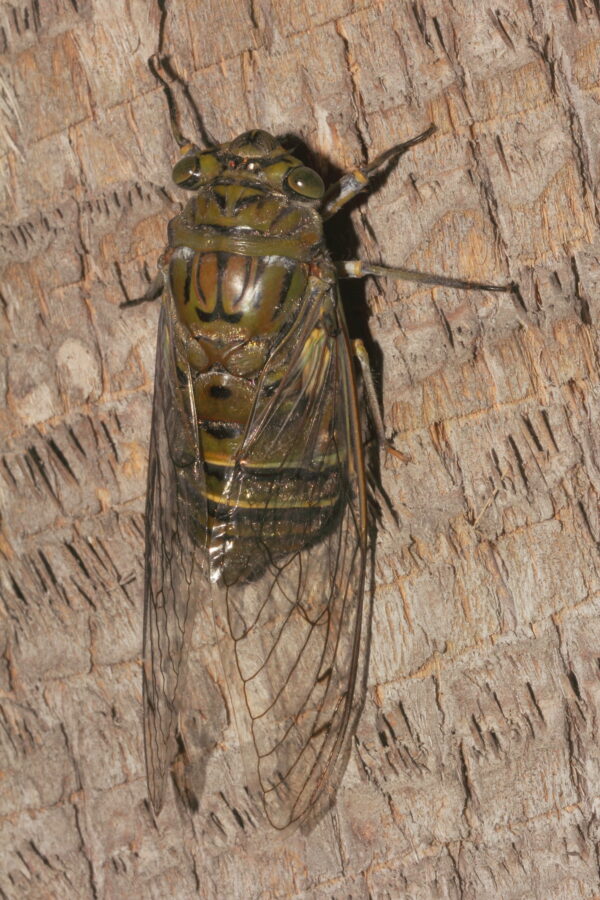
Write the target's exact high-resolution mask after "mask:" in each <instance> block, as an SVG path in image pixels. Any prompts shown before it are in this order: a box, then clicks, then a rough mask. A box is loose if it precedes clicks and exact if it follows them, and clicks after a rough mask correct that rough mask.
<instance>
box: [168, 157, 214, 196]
mask: <svg viewBox="0 0 600 900" xmlns="http://www.w3.org/2000/svg"><path fill="white" fill-rule="evenodd" d="M220 169H221V164H220V163H219V161H218V159H217V158H216V157H215V156H214V155H213V154H212V153H186V155H185V156H182V157H181V159H180V160H179V162H177V163H175V165H174V166H173V181H174V182H175V184H176V185H178V186H179V187H181V188H184V189H185V190H186V191H195V190H196V189H197V188H198V187H200V185H201V184H206V182H207V181H210V180H211V178H214V177H215V175H217V174H218V172H219V171H220Z"/></svg>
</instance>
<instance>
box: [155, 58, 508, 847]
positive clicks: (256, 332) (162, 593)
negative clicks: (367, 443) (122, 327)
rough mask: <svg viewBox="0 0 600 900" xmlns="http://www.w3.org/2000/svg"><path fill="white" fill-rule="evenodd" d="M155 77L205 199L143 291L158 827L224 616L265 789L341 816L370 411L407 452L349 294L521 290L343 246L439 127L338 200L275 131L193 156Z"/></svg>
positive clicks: (299, 807) (281, 799)
mask: <svg viewBox="0 0 600 900" xmlns="http://www.w3.org/2000/svg"><path fill="white" fill-rule="evenodd" d="M153 71H154V73H155V74H156V76H157V77H158V78H159V79H160V81H161V83H162V84H163V87H164V89H165V91H166V93H167V99H168V101H169V109H170V114H171V126H172V131H173V134H174V137H175V139H176V141H177V142H178V143H179V145H180V147H181V151H182V155H181V158H180V159H179V161H178V162H177V163H176V164H175V167H174V169H173V180H174V182H175V184H176V185H177V186H179V187H180V188H183V189H184V190H186V191H189V192H190V194H191V199H190V200H189V201H188V202H187V203H186V204H185V206H184V207H183V209H182V211H181V212H180V213H179V214H178V215H176V216H175V218H173V219H172V220H171V222H170V223H169V227H168V242H167V248H166V250H165V252H164V253H163V255H162V257H161V260H160V263H159V268H160V272H159V276H158V279H157V281H156V283H155V284H154V285H153V287H152V288H151V290H150V291H149V292H148V294H147V295H146V297H145V298H142V299H150V298H151V297H156V296H158V295H160V294H161V293H162V308H161V313H160V321H159V328H158V344H157V359H156V376H155V387H154V404H153V414H152V429H151V440H150V452H149V465H148V492H147V506H146V550H145V566H146V575H145V601H144V603H145V605H144V610H145V614H144V666H143V683H144V735H145V751H146V769H147V778H148V787H149V793H150V797H151V800H152V804H153V806H154V809H155V810H156V811H157V812H158V811H159V810H160V809H161V807H162V804H163V800H164V792H165V785H166V782H167V778H168V775H169V772H170V770H171V768H172V766H173V762H174V760H175V757H176V756H177V753H178V748H179V750H181V743H182V736H181V733H180V731H179V720H180V715H181V713H182V711H184V710H185V707H186V690H187V689H186V685H189V684H190V679H192V680H193V679H194V677H195V676H194V673H193V672H191V673H188V674H187V677H184V670H185V667H186V664H187V657H188V651H189V647H190V642H191V640H192V634H193V629H194V627H195V624H194V623H195V622H196V621H197V615H196V614H197V612H198V611H200V610H202V611H205V610H206V609H207V608H208V607H212V609H213V611H214V618H215V623H216V628H217V630H218V641H219V644H220V647H221V658H222V660H223V669H224V673H225V676H226V680H227V682H228V689H229V692H230V698H231V703H232V706H233V710H234V713H235V719H236V722H237V726H238V731H239V735H240V744H241V746H242V749H243V750H244V755H245V757H246V766H247V777H248V779H249V783H250V784H251V785H252V786H253V787H254V788H256V790H257V791H258V793H259V795H260V797H261V798H262V801H263V804H264V809H265V812H266V816H267V818H268V820H269V821H270V823H271V824H272V825H273V826H274V827H275V828H277V829H280V830H283V829H286V828H288V827H292V826H294V825H296V824H298V823H299V822H303V821H306V820H307V819H308V818H309V817H310V815H311V813H312V812H314V811H316V810H318V809H321V808H324V807H325V806H326V805H328V804H329V803H331V801H332V799H333V797H334V793H335V789H336V786H337V784H338V783H339V778H340V776H341V773H342V771H343V767H344V761H345V758H346V756H347V752H348V745H349V737H350V735H351V734H352V730H353V728H354V725H355V721H356V718H357V715H358V713H359V711H360V705H361V698H362V693H363V692H362V690H361V684H362V682H363V675H364V671H365V666H366V658H365V649H364V645H365V641H364V621H363V620H364V618H365V615H364V614H365V593H366V573H367V562H368V550H369V527H368V512H367V511H368V502H367V479H366V477H365V459H364V454H363V416H362V412H361V402H360V399H359V398H360V397H361V396H362V397H364V398H365V399H366V405H367V406H368V407H369V408H370V412H371V418H372V421H373V423H374V425H375V429H376V431H377V433H378V435H379V437H380V438H381V440H382V441H384V442H385V437H384V434H383V424H382V420H381V415H380V413H379V409H378V406H377V400H376V392H375V389H374V387H373V384H372V379H371V377H370V374H369V369H368V363H367V360H366V355H365V351H364V347H363V346H362V344H360V343H353V342H351V340H350V338H349V336H348V329H347V326H346V321H345V318H344V312H343V309H342V305H341V302H340V295H339V279H340V278H343V277H350V278H355V277H362V276H364V275H387V276H390V277H392V278H400V279H409V280H417V281H421V282H425V283H427V284H435V285H448V286H452V287H456V288H478V289H482V290H508V289H509V288H508V287H506V286H497V285H488V284H479V283H472V282H465V281H462V280H458V279H453V278H446V277H441V276H434V275H427V274H423V273H418V272H413V271H410V270H406V269H400V268H390V269H387V268H384V267H382V266H378V265H373V264H371V263H365V262H361V261H358V260H354V261H350V262H342V263H336V262H334V261H333V260H332V259H331V257H330V254H329V253H328V251H327V247H326V245H325V241H324V238H323V223H324V221H325V220H327V219H329V218H330V217H331V216H333V215H334V214H335V213H337V212H338V211H339V210H340V209H341V208H342V207H343V206H344V205H345V204H346V203H347V202H348V201H349V200H351V199H352V198H353V197H355V196H356V195H357V194H358V192H359V191H362V190H363V189H365V187H366V186H367V184H368V182H369V179H370V178H371V176H372V175H373V174H374V173H375V172H378V171H380V170H381V169H382V167H384V166H385V165H386V164H390V165H391V164H393V163H394V162H395V161H397V160H398V159H399V157H400V156H401V155H402V154H403V153H405V152H406V151H407V150H408V149H409V147H411V146H413V145H414V144H417V143H418V142H420V141H423V140H424V139H425V138H427V137H428V136H429V135H430V134H432V132H433V131H434V127H433V126H431V127H429V128H428V129H427V130H426V131H424V132H423V133H422V134H420V135H419V136H418V137H416V138H413V139H412V140H409V141H406V142H404V143H402V144H398V145H396V146H394V147H392V148H391V149H390V150H388V151H387V152H385V153H383V154H381V155H380V156H378V157H377V158H376V159H375V160H374V161H373V162H371V163H370V164H368V165H366V166H364V167H362V168H357V169H355V170H354V171H352V172H350V173H348V174H347V175H345V176H344V177H342V178H341V180H339V181H338V182H337V183H336V184H334V185H333V186H332V187H329V188H327V189H326V188H325V186H324V184H323V181H322V179H321V177H320V175H319V174H318V173H317V172H316V171H314V170H313V169H311V168H309V167H307V166H306V165H305V164H304V163H303V162H302V161H301V160H300V159H298V158H296V156H294V155H293V153H292V152H290V151H289V150H288V149H286V148H285V147H284V146H282V144H281V143H280V141H279V140H278V139H277V138H275V137H273V136H271V135H270V134H268V133H267V132H266V131H262V130H252V131H247V132H245V133H244V134H241V135H239V136H238V137H236V138H234V139H233V140H230V141H226V142H225V143H218V142H217V141H214V140H213V139H212V138H210V136H209V137H208V139H207V140H206V142H205V146H203V147H201V146H199V145H198V144H195V143H191V142H189V141H187V140H186V139H185V138H184V137H183V135H182V134H181V131H180V129H179V124H178V118H177V113H176V108H175V104H174V100H173V94H172V91H171V88H170V85H169V84H168V82H167V81H166V80H165V78H164V75H163V74H161V70H160V68H159V64H158V63H157V61H156V60H155V61H154V63H153ZM357 357H358V361H359V362H360V363H361V367H362V370H363V373H364V378H363V379H362V381H363V385H364V388H363V389H362V390H361V392H360V395H359V389H358V387H357V372H356V368H355V359H356V358H357Z"/></svg>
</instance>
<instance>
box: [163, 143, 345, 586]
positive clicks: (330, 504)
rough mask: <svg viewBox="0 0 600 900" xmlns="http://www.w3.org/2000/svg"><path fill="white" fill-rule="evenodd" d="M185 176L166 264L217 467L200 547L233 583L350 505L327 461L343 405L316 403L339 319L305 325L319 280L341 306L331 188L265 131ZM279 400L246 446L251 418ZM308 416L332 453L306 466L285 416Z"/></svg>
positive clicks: (205, 443) (203, 435)
mask: <svg viewBox="0 0 600 900" xmlns="http://www.w3.org/2000/svg"><path fill="white" fill-rule="evenodd" d="M178 167H179V168H178ZM203 173H204V174H203ZM178 175H179V180H180V183H182V184H183V185H184V186H188V187H196V190H197V193H196V194H195V196H194V197H193V198H192V199H191V200H190V201H189V202H188V204H187V205H186V207H185V208H184V209H183V211H182V212H181V214H180V215H178V216H177V217H176V218H175V219H173V220H172V222H171V223H170V226H169V250H168V252H167V253H166V254H165V259H164V268H165V276H166V279H167V281H168V284H169V287H170V298H171V301H170V302H171V303H172V304H173V314H174V315H175V317H176V321H177V326H178V327H177V334H178V348H177V350H178V354H179V356H180V358H182V359H183V360H184V361H185V364H186V365H187V366H189V372H190V375H191V383H192V391H193V402H194V405H195V412H196V418H197V423H198V429H199V438H200V445H201V450H202V458H203V462H204V470H205V479H204V485H203V487H202V491H203V494H204V498H203V500H205V502H202V503H198V504H197V508H198V510H202V511H203V512H202V513H199V515H198V522H197V530H198V541H199V543H201V544H202V545H204V546H205V547H206V548H207V550H208V552H209V559H210V564H211V577H212V578H216V577H218V576H219V575H222V576H223V579H224V581H225V582H226V583H229V584H231V583H233V582H235V581H240V580H241V581H244V580H249V579H252V578H254V577H256V576H257V575H258V574H260V572H261V571H263V570H264V568H265V567H266V566H267V565H268V564H269V563H270V562H272V561H273V560H277V559H280V558H282V557H283V556H285V555H286V554H289V553H293V552H294V551H295V550H297V549H301V548H304V547H306V546H308V545H310V543H311V542H312V541H316V540H318V539H319V538H320V537H322V535H323V534H324V532H325V531H326V530H327V529H328V528H331V527H332V525H333V523H334V522H335V518H336V515H337V512H338V508H339V506H340V496H341V489H342V486H341V484H340V476H339V461H337V460H336V461H333V460H332V461H331V464H329V463H328V460H327V458H326V453H327V450H326V449H325V448H327V447H329V448H330V447H331V429H332V428H333V420H334V415H333V403H334V398H333V397H329V398H319V397H318V394H319V386H320V384H321V383H322V378H323V374H322V373H323V372H324V371H325V369H326V366H327V359H324V358H323V353H322V352H321V350H322V348H323V346H324V345H325V339H326V338H327V335H326V334H325V333H324V326H323V322H324V321H326V320H327V316H326V315H320V316H315V317H314V323H313V326H312V327H309V328H308V331H307V330H306V329H304V330H303V331H302V330H301V333H299V334H297V333H295V330H294V329H295V325H296V323H297V322H298V320H299V318H302V312H303V308H304V307H305V305H306V303H307V298H308V297H311V298H313V299H314V296H315V285H318V290H317V291H316V293H317V294H319V296H320V295H322V301H321V302H322V303H323V304H327V303H332V302H334V301H333V299H332V298H333V288H334V281H333V277H332V275H331V264H330V262H329V258H328V256H327V253H326V250H325V247H324V243H323V236H322V223H321V219H320V216H319V213H318V212H317V210H316V208H315V201H316V200H318V198H319V197H320V196H321V194H322V183H321V182H320V179H319V176H317V175H316V173H313V172H312V171H311V170H310V169H306V168H305V167H303V166H302V164H301V163H300V162H299V161H298V160H296V159H294V157H291V156H290V155H289V154H288V153H287V151H285V150H284V149H283V148H282V147H280V146H279V145H278V144H277V142H276V141H275V140H274V139H273V138H271V137H270V135H267V134H266V133H265V132H249V133H248V134H246V135H242V136H240V137H239V138H237V139H236V141H233V142H231V143H230V144H229V145H223V147H221V148H217V149H216V150H215V151H211V152H204V153H202V154H196V155H194V153H192V154H191V155H190V157H189V158H187V157H184V159H183V160H182V161H180V163H178V165H177V166H176V168H175V180H178ZM195 180H197V181H199V182H200V183H199V184H198V185H195ZM296 330H297V329H296ZM292 359H293V360H294V364H293V367H292V369H291V368H290V361H291V360H292ZM284 377H285V378H286V379H287V381H286V383H285V390H282V387H281V383H282V379H283V378H284ZM315 404H318V406H319V410H318V416H317V417H316V418H315V415H316V414H315V413H314V409H315ZM327 404H329V407H330V408H327ZM274 406H277V411H276V413H274V412H273V411H271V412H270V414H269V415H268V416H267V421H266V422H265V424H264V427H263V428H262V429H260V433H259V435H258V437H257V438H256V440H254V441H253V442H252V441H251V451H249V452H246V451H247V448H248V440H249V437H250V436H249V435H248V424H249V422H250V421H253V422H256V421H257V420H259V419H260V418H261V412H262V411H261V407H263V408H264V409H265V410H267V411H268V410H269V409H270V407H274ZM303 415H304V416H305V417H306V428H307V429H309V428H317V429H320V430H321V432H322V444H323V448H324V450H323V454H324V455H323V456H319V453H318V452H317V453H313V455H312V458H311V459H310V460H305V459H302V458H301V455H299V454H298V453H296V452H295V448H294V446H290V440H289V439H288V438H287V434H288V433H289V434H293V433H294V431H293V429H292V430H289V429H287V428H286V420H287V421H288V422H290V423H291V421H292V419H293V421H294V427H295V428H296V432H295V433H297V427H298V417H299V416H303ZM318 444H319V441H318V439H317V442H316V446H317V447H318ZM329 452H331V451H330V449H329ZM240 470H243V471H242V472H240ZM234 474H235V476H236V477H235V479H234V478H233V476H234ZM241 476H242V477H241ZM233 480H235V484H236V490H235V494H232V493H231V490H230V485H231V483H232V481H233ZM257 529H258V530H259V531H260V536H261V541H260V542H259V545H260V546H261V547H262V548H263V550H262V557H261V556H260V553H258V554H257V540H256V536H257Z"/></svg>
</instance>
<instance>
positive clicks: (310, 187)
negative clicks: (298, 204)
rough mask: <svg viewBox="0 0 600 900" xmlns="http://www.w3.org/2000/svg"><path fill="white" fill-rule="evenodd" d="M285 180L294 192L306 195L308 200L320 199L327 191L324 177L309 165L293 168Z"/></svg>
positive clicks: (302, 195)
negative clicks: (308, 166)
mask: <svg viewBox="0 0 600 900" xmlns="http://www.w3.org/2000/svg"><path fill="white" fill-rule="evenodd" d="M285 181H286V184H287V186H288V187H289V188H290V189H291V190H292V191H294V193H296V194H300V196H301V197H306V198H307V200H320V199H321V197H322V196H323V194H324V193H325V185H324V184H323V179H322V178H321V176H320V175H317V173H316V172H313V170H312V169H309V168H307V166H298V168H297V169H292V171H291V172H290V173H289V175H288V176H287V178H286V180H285Z"/></svg>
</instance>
